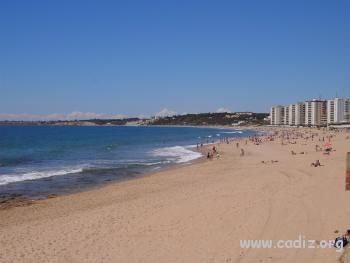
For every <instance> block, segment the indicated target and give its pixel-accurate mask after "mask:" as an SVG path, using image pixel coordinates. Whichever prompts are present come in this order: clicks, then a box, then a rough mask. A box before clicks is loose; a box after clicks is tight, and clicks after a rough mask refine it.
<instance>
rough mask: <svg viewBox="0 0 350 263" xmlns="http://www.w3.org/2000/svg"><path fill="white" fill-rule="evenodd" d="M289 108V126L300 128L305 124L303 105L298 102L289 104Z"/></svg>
mask: <svg viewBox="0 0 350 263" xmlns="http://www.w3.org/2000/svg"><path fill="white" fill-rule="evenodd" d="M288 108H289V125H290V126H300V125H304V124H305V103H304V102H298V103H295V104H290V105H289V106H288Z"/></svg>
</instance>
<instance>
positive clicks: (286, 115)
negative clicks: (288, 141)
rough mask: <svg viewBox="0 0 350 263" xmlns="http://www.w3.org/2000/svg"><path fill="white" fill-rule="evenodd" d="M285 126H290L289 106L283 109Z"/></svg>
mask: <svg viewBox="0 0 350 263" xmlns="http://www.w3.org/2000/svg"><path fill="white" fill-rule="evenodd" d="M283 112H284V116H283V125H289V106H284V107H283Z"/></svg>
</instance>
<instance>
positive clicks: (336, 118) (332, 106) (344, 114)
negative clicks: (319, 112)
mask: <svg viewBox="0 0 350 263" xmlns="http://www.w3.org/2000/svg"><path fill="white" fill-rule="evenodd" d="M349 109H350V100H347V99H341V98H335V99H332V100H327V124H335V123H344V122H349V121H350V111H349Z"/></svg>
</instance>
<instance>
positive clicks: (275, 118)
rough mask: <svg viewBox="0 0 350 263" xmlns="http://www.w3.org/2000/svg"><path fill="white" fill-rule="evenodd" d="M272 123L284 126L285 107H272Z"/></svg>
mask: <svg viewBox="0 0 350 263" xmlns="http://www.w3.org/2000/svg"><path fill="white" fill-rule="evenodd" d="M270 116H271V119H270V123H271V125H283V124H284V106H281V105H278V106H273V107H271V111H270Z"/></svg>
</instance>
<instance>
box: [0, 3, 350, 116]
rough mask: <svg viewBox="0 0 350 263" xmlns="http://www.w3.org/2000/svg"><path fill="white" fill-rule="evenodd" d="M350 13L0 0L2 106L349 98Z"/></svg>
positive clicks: (279, 6)
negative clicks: (336, 96)
mask: <svg viewBox="0 0 350 263" xmlns="http://www.w3.org/2000/svg"><path fill="white" fill-rule="evenodd" d="M349 13H350V1H345V0H343V1H342V0H336V1H331V0H329V1H323V0H318V1H316V0H315V1H312V0H309V1H307V0H305V1H298V0H294V1H281V0H279V1H277V0H276V1H269V0H266V1H261V0H259V1H258V0H256V1H246V0H242V1H238V0H237V1H233V0H232V1H224V0H223V1H204V0H203V1H170V0H169V1H167V0H163V1H152V0H148V1H146V0H144V1H105V0H102V1H88V0H85V1H76V0H75V1H74V0H71V1H64V0H61V1H47V0H46V1H35V0H33V1H16V0H2V1H0V34H1V41H0V92H1V93H0V114H2V115H0V117H1V116H2V118H4V116H13V118H15V117H16V116H17V117H18V116H22V117H23V118H29V117H28V116H39V115H43V116H44V115H47V114H53V113H55V114H65V115H67V114H70V113H71V112H75V114H77V115H79V113H82V114H84V113H91V114H92V115H93V114H96V113H98V114H106V115H109V116H114V115H116V114H124V115H128V116H134V115H139V114H144V115H152V114H154V113H156V112H158V111H159V110H161V109H163V108H168V109H170V110H174V111H176V112H178V113H182V112H208V111H215V110H216V109H217V108H220V107H225V108H228V109H230V110H232V111H246V110H249V111H259V112H267V111H268V110H269V107H270V106H271V105H272V104H283V103H291V102H295V101H300V100H305V99H310V98H313V97H320V96H321V97H322V98H329V97H334V96H335V95H336V94H338V96H343V97H350V16H349ZM9 114H12V115H9ZM19 114H22V115H19ZM73 114H74V113H73ZM58 116H61V115H58ZM62 116H63V115H62Z"/></svg>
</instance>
